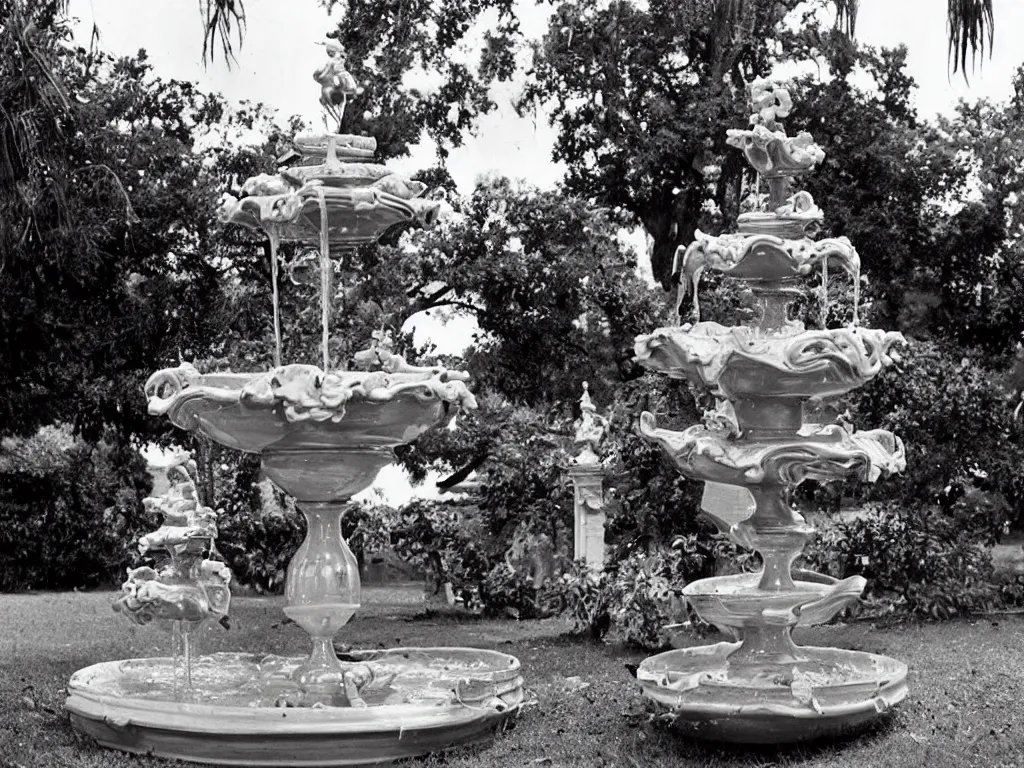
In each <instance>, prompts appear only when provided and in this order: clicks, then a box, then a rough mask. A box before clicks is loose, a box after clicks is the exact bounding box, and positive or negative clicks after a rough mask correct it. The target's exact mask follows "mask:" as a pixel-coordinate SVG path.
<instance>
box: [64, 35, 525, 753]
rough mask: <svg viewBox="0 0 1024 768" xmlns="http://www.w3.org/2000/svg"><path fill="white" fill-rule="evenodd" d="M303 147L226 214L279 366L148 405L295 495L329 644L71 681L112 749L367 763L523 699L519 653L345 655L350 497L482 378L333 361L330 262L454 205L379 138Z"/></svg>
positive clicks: (292, 577)
mask: <svg viewBox="0 0 1024 768" xmlns="http://www.w3.org/2000/svg"><path fill="white" fill-rule="evenodd" d="M328 50H329V51H330V53H331V60H330V62H329V63H328V64H327V65H326V66H325V67H323V68H322V69H320V70H318V71H317V73H316V74H315V76H314V77H315V79H316V80H317V82H319V83H320V84H321V87H322V95H321V104H322V105H323V106H324V108H325V110H326V112H327V114H328V115H329V116H331V117H333V118H335V119H336V120H338V122H339V130H340V120H341V117H342V115H343V113H344V107H345V104H346V102H347V100H348V98H349V97H350V96H351V95H353V94H355V93H356V85H355V83H354V81H353V79H352V77H351V75H349V73H348V72H347V71H345V68H344V59H343V55H344V54H343V51H342V50H341V48H340V47H339V46H337V45H334V44H329V45H328ZM294 146H295V152H294V153H292V154H293V156H296V157H299V158H301V163H300V164H299V165H296V166H293V167H287V168H282V169H281V170H280V171H279V173H278V174H277V175H274V176H269V175H261V176H258V177H255V178H252V179H249V180H248V181H247V182H246V183H245V185H244V186H243V188H242V196H241V198H240V199H239V198H235V197H230V196H229V197H228V198H227V199H226V201H225V203H224V206H223V208H222V209H221V218H222V220H224V221H225V222H228V223H235V224H241V225H243V226H248V227H250V228H253V229H258V230H261V231H263V232H265V233H266V234H267V236H268V237H269V240H270V244H271V251H272V262H271V264H272V270H271V273H272V280H273V295H274V329H275V337H276V348H275V367H274V369H273V370H271V371H269V372H265V373H211V374H202V373H200V372H199V371H198V370H196V369H195V368H194V367H193V366H191V365H187V364H185V365H181V366H179V367H177V368H171V369H166V370H163V371H160V372H158V373H156V374H154V375H153V376H152V377H151V378H150V379H149V381H148V382H147V383H146V394H147V396H148V398H149V410H150V413H152V414H154V415H166V416H167V417H168V418H170V420H171V421H172V422H173V423H174V424H175V425H176V426H178V427H181V428H182V429H186V430H189V431H191V432H196V433H199V434H202V435H205V436H206V437H208V438H210V439H212V440H214V441H215V442H217V443H220V444H221V445H224V446H227V447H229V448H234V449H237V450H240V451H246V452H250V453H256V454H259V456H260V458H261V460H262V465H263V469H264V471H265V472H266V474H267V475H268V476H269V477H270V479H271V480H273V481H274V482H275V483H276V484H277V485H278V486H280V487H281V488H282V489H283V490H285V491H286V492H288V493H290V494H291V495H293V496H294V497H295V498H296V499H297V501H298V505H299V508H300V509H301V510H302V512H303V514H304V515H305V518H306V522H307V525H308V530H307V533H306V539H305V541H304V542H303V544H302V546H301V547H300V548H299V550H298V552H297V553H296V555H295V557H294V559H293V560H292V562H291V564H290V566H289V568H288V579H287V589H286V603H285V609H284V611H285V613H286V614H287V615H288V617H289V618H291V619H292V620H294V621H295V622H296V623H297V624H298V625H299V626H301V627H302V628H303V629H304V630H305V631H306V632H308V633H309V635H310V638H311V640H312V652H311V653H310V655H309V656H308V657H307V658H282V657H276V656H260V655H253V654H244V653H218V654H213V655H211V656H203V657H200V658H198V659H195V660H194V662H193V663H191V664H190V665H189V679H190V682H191V685H189V686H186V688H187V689H186V690H185V691H184V693H182V690H181V688H182V686H179V685H178V679H179V675H178V674H177V672H176V669H177V666H178V665H177V659H176V658H150V659H132V660H128V661H116V662H107V663H102V664H97V665H94V666H92V667H88V668H86V669H83V670H80V671H78V672H77V673H75V675H74V676H73V677H72V679H71V682H70V684H69V692H70V697H69V699H68V702H67V708H68V711H69V712H70V714H71V719H72V722H73V724H74V725H75V726H76V727H77V728H79V729H80V730H82V731H84V732H86V733H88V734H90V735H92V736H94V737H95V738H96V739H97V740H98V741H99V742H100V743H101V744H103V745H104V746H108V747H113V748H116V749H123V750H127V751H131V752H144V753H151V754H157V755H162V756H166V757H176V758H181V759H185V760H193V761H197V762H207V763H220V764H233V765H248V766H251V765H303V766H314V765H316V766H339V765H359V764H367V763H376V762H386V761H390V760H395V759H397V758H402V757H408V756H412V755H420V754H425V753H427V752H432V751H435V750H439V749H444V748H446V747H450V746H454V745H457V744H465V743H469V742H475V741H480V740H482V739H485V738H487V737H489V736H491V735H492V734H494V733H495V732H496V731H497V730H498V729H500V728H501V727H502V725H503V724H504V723H505V722H506V720H507V719H508V718H509V717H511V716H513V715H514V714H515V713H516V712H517V710H518V708H519V705H520V703H521V702H522V698H523V694H522V677H521V676H520V666H519V662H518V660H517V659H515V658H514V657H512V656H508V655H505V654H501V653H497V652H492V651H480V650H474V649H466V648H398V649H394V650H385V651H363V652H360V651H357V652H352V653H348V654H345V655H344V659H340V658H339V656H338V654H337V653H336V652H335V649H334V640H333V639H334V636H335V634H336V633H337V632H338V631H339V630H340V629H341V628H342V627H343V626H344V625H345V624H346V623H347V622H348V621H349V620H350V619H351V618H352V616H353V614H355V612H356V611H357V610H358V609H359V604H360V592H359V571H358V566H357V562H356V559H355V557H354V556H353V554H352V552H351V550H350V549H349V547H348V545H347V544H346V542H345V540H344V538H343V537H342V534H341V516H342V513H343V511H344V509H345V506H346V502H347V500H348V499H349V498H350V497H351V496H352V495H354V494H356V493H358V492H360V491H362V490H363V489H365V488H366V487H368V486H369V485H370V484H371V483H372V482H373V480H374V478H375V477H376V475H377V473H378V472H379V470H380V469H381V468H382V467H384V466H385V465H387V464H389V463H391V461H392V460H393V459H394V456H393V453H392V450H393V448H395V447H396V446H399V445H402V444H404V443H408V442H411V441H413V440H415V439H416V438H417V437H418V436H419V435H420V434H422V433H423V432H424V431H425V430H428V429H430V428H431V427H434V426H436V425H438V424H441V423H444V422H447V421H448V420H450V419H451V417H452V416H453V415H454V414H455V412H456V411H457V409H459V408H475V407H476V403H475V401H474V399H473V396H472V395H471V394H470V393H469V390H468V389H467V388H466V385H465V383H464V382H465V380H466V378H467V376H466V375H465V374H463V373H459V372H456V371H449V370H446V369H445V368H442V367H440V366H434V367H416V366H411V365H408V364H407V363H406V362H405V360H404V359H403V358H402V357H401V356H399V355H396V354H394V353H392V352H391V351H390V349H389V348H388V346H389V345H388V344H387V341H386V339H384V338H378V339H377V340H376V342H375V343H374V344H373V345H372V346H371V347H370V349H368V350H365V351H364V352H362V353H359V354H357V355H356V362H357V364H358V365H359V367H361V368H364V369H366V370H360V371H346V370H332V369H331V366H330V357H329V353H328V341H329V338H330V335H329V323H330V308H331V297H332V296H333V295H334V293H333V290H332V289H331V282H332V279H333V276H334V273H335V266H334V262H333V259H332V252H333V254H334V255H339V254H341V255H343V254H344V253H345V252H346V251H349V250H351V249H353V248H355V247H356V246H358V245H360V244H362V243H369V242H373V241H375V240H377V239H378V238H379V237H380V236H381V235H382V234H383V233H384V232H386V231H387V230H389V229H391V228H393V227H395V226H408V225H414V224H418V225H422V226H426V225H429V224H430V223H432V222H433V220H434V219H435V218H436V216H437V213H438V208H439V204H438V203H436V202H431V201H426V200H421V199H418V197H419V195H420V194H422V192H423V191H424V189H423V185H422V184H420V183H418V182H413V181H409V180H408V179H404V178H402V177H401V176H399V175H397V174H395V173H392V172H391V171H389V170H388V169H387V168H385V167H384V166H383V165H380V164H377V163H374V162H372V157H373V154H374V150H375V146H376V145H375V142H374V140H373V139H370V138H366V137H361V136H348V135H343V134H340V133H328V134H326V135H322V136H299V137H296V139H295V141H294ZM282 242H294V243H299V244H302V245H306V246H311V247H315V248H317V249H318V254H319V262H320V267H321V270H320V272H321V280H320V285H321V307H322V321H323V355H324V364H323V368H320V367H317V366H314V365H302V364H292V365H282V364H281V337H280V323H279V319H278V304H277V277H278V252H277V251H278V245H279V244H280V243H282ZM164 581H168V579H165V580H164ZM138 582H147V583H146V584H143V585H142V586H141V587H139V586H138V584H137V583H138ZM147 584H148V586H147ZM154 585H160V586H154ZM169 586H175V587H176V588H178V587H182V586H188V585H187V584H186V585H180V584H179V585H169ZM169 586H168V588H169ZM140 590H141V591H140ZM185 591H187V590H185ZM166 592H167V589H166V588H164V585H163V583H162V582H161V581H160V578H159V573H156V572H154V573H152V574H151V573H149V572H148V571H145V572H133V574H131V576H130V579H129V585H126V587H125V596H123V597H122V599H121V604H122V609H123V610H125V611H127V612H128V615H130V616H140V615H142V616H146V617H156V618H162V619H170V620H181V619H184V618H186V617H184V616H179V615H178V613H176V611H178V609H179V608H182V610H183V609H184V607H185V602H182V601H179V603H174V602H173V601H171V603H170V604H168V601H166V600H165V601H164V603H160V602H159V600H156V598H158V597H160V596H161V595H163V594H165V593H166ZM179 592H181V590H180V589H179ZM181 594H184V592H181ZM161 605H163V607H162V608H161V607H160V606H161ZM224 607H225V608H226V605H225V606H224ZM179 612H180V611H179ZM188 661H189V662H192V661H193V660H191V659H189V660H188ZM186 682H188V681H186Z"/></svg>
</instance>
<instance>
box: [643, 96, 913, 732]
mask: <svg viewBox="0 0 1024 768" xmlns="http://www.w3.org/2000/svg"><path fill="white" fill-rule="evenodd" d="M750 95H751V98H752V101H753V106H754V115H753V117H752V119H751V123H752V124H753V127H752V129H750V130H733V131H729V134H728V136H729V138H728V143H729V144H730V145H732V146H734V147H737V148H739V149H741V150H742V151H743V152H744V154H745V156H746V158H747V161H748V162H749V163H750V165H752V166H753V167H754V168H755V169H756V171H757V172H758V174H759V175H760V178H761V179H764V180H766V181H767V183H768V189H769V193H770V199H769V202H768V210H767V211H757V212H753V213H747V214H744V215H741V216H740V217H739V232H738V233H735V234H726V235H720V236H718V237H712V236H709V235H705V234H703V233H701V232H699V231H698V233H697V239H696V242H694V243H693V244H691V245H690V246H688V247H686V248H685V249H684V248H680V249H679V251H678V252H677V254H676V265H675V266H676V269H677V270H678V272H679V274H680V288H679V302H680V303H679V304H678V305H677V312H681V311H682V309H681V306H682V300H683V299H686V298H687V297H692V307H693V314H694V316H695V317H694V318H693V322H686V323H683V324H681V325H678V326H674V327H667V328H660V329H658V330H656V331H655V332H654V333H652V334H650V335H644V336H640V337H638V338H637V340H636V357H637V360H638V361H639V362H641V363H642V364H643V365H644V366H646V367H647V368H649V369H651V370H653V371H658V372H660V373H664V374H666V375H668V376H670V377H673V378H677V379H683V378H685V379H688V380H689V381H691V382H692V383H693V384H695V385H696V386H698V387H699V388H702V389H703V390H704V391H706V392H708V393H710V394H711V395H713V396H714V397H715V398H716V400H717V403H718V407H717V408H715V409H714V410H712V411H710V412H708V413H707V414H706V417H705V423H704V424H702V425H698V426H694V427H690V428H689V429H686V430H684V431H682V432H674V431H669V430H666V429H659V428H658V427H657V425H656V423H655V418H654V416H653V415H652V414H650V413H646V412H645V413H643V414H642V415H641V418H640V430H641V432H642V433H643V435H644V436H645V437H647V438H648V439H650V440H652V441H654V442H657V443H658V444H660V445H661V447H662V448H663V449H664V450H665V452H666V453H667V454H668V456H669V457H670V458H671V459H672V461H673V462H674V463H675V465H676V467H677V468H678V470H679V471H680V472H681V473H682V474H683V475H685V476H687V477H690V478H693V479H697V480H703V481H705V482H709V483H721V484H725V485H732V486H741V487H743V488H745V489H747V490H748V491H749V492H750V494H751V495H752V497H753V499H754V502H755V506H754V510H753V513H752V514H750V512H749V509H747V508H746V504H745V502H744V503H743V507H744V508H743V509H742V510H739V512H738V514H736V515H735V516H733V519H734V520H738V522H735V523H734V524H732V526H731V529H730V534H731V536H732V538H733V540H734V541H736V542H737V543H739V544H741V545H743V546H745V547H748V548H751V549H754V550H756V551H757V552H758V553H760V555H761V558H762V560H763V563H764V565H763V568H762V570H761V571H760V572H759V573H750V574H740V575H734V576H718V577H714V578H709V579H702V580H700V581H696V582H693V583H691V584H689V585H687V586H686V587H685V589H684V594H685V596H686V598H687V600H689V602H690V604H691V605H692V606H693V608H694V610H695V611H696V612H697V613H698V614H699V615H700V616H701V618H703V619H704V620H706V621H708V622H710V623H712V624H714V625H716V626H718V627H719V628H720V629H722V630H723V631H725V632H726V633H727V634H728V635H731V636H732V637H735V638H737V640H736V642H720V643H717V644H714V645H709V646H703V647H695V648H685V649H681V650H673V651H669V652H666V653H662V654H660V655H657V656H653V657H651V658H648V659H646V660H645V661H644V662H643V663H642V664H641V665H640V668H639V670H638V672H637V677H638V679H639V680H640V683H641V686H642V689H643V692H644V694H645V696H647V697H648V698H650V699H652V700H654V701H655V702H657V703H658V704H659V705H661V706H662V707H664V708H665V710H667V712H666V714H668V716H669V717H670V718H672V719H673V720H674V723H675V725H676V726H677V727H678V728H680V729H682V730H683V731H684V732H686V733H688V734H690V735H692V736H694V737H698V738H703V739H718V740H727V741H732V742H748V743H783V742H794V741H802V740H808V739H813V738H818V737H823V736H836V735H840V734H843V733H845V732H849V731H851V730H853V729H856V728H857V727H860V726H863V725H865V724H867V723H869V722H870V721H872V720H875V719H876V718H878V717H879V716H880V715H882V714H883V713H885V712H886V711H887V710H888V709H889V708H890V707H892V706H893V705H894V704H896V703H898V702H899V701H901V700H902V699H903V698H904V697H905V696H906V694H907V687H906V676H907V667H906V665H905V664H903V663H902V662H900V661H896V660H894V659H890V658H887V657H884V656H878V655H874V654H870V653H862V652H859V651H852V650H839V649H835V648H815V647H804V646H798V645H796V644H795V643H794V642H793V640H792V638H791V632H792V630H793V629H794V628H795V627H797V626H806V625H813V624H821V623H824V622H826V621H828V620H829V619H831V618H832V617H834V616H835V615H836V614H838V613H839V611H841V610H842V609H843V608H844V607H845V606H847V605H849V604H850V603H852V602H855V601H856V600H858V599H859V595H860V593H861V591H862V589H863V588H864V585H865V581H864V579H863V578H862V577H859V576H854V577H851V578H848V579H845V580H843V581H839V582H837V581H835V580H834V579H831V578H829V577H826V576H824V575H821V574H815V573H813V572H809V571H794V570H793V567H792V566H793V562H794V560H795V559H796V558H797V556H798V555H799V553H800V551H801V550H802V548H803V547H804V545H805V543H806V542H807V540H808V539H809V538H810V537H811V536H812V535H813V534H814V529H813V528H812V527H811V526H810V525H808V524H807V523H806V522H805V520H804V519H803V517H802V516H801V515H800V514H799V513H797V512H796V511H794V510H793V509H792V507H791V506H790V504H789V501H788V499H789V494H790V491H791V490H792V489H793V488H794V487H795V486H797V485H799V484H800V483H802V482H803V481H804V480H817V481H822V482H827V481H830V480H836V479H841V478H851V477H855V478H860V479H862V480H867V481H875V480H876V479H878V478H879V477H882V476H884V475H888V474H890V473H892V472H898V471H901V470H902V469H904V467H905V463H906V462H905V457H904V451H903V444H902V442H901V441H900V439H899V438H898V437H896V436H894V435H893V434H891V433H889V432H886V431H884V430H878V429H875V430H868V431H853V430H852V429H851V428H850V427H849V426H848V425H844V424H825V425H821V424H805V423H804V417H803V409H804V405H805V404H806V403H808V402H809V401H815V402H818V401H820V400H821V399H823V398H829V397H834V396H836V395H841V394H843V393H846V392H849V391H851V390H853V389H856V388H857V387H860V386H863V385H864V384H865V383H866V382H868V381H869V380H870V379H871V378H872V377H874V376H875V375H877V374H878V373H879V371H881V370H882V368H883V367H884V366H887V365H889V364H891V363H892V362H893V359H892V357H891V355H890V353H891V350H892V347H893V346H894V345H895V344H897V343H900V342H902V341H903V337H902V336H901V335H900V334H898V333H891V332H886V331H882V330H876V329H870V328H863V327H861V326H859V325H858V324H857V323H858V321H857V314H856V301H857V296H856V286H857V285H858V284H859V277H860V274H859V272H860V260H859V258H858V256H857V252H856V250H854V248H853V246H852V245H851V244H850V242H849V240H847V239H846V238H835V239H832V238H830V239H823V240H817V241H815V240H814V239H812V238H813V234H814V233H815V232H816V230H817V226H818V223H819V222H820V221H821V218H822V214H821V211H820V210H819V209H818V208H817V207H816V206H815V205H814V201H813V200H812V199H811V196H810V195H809V194H808V193H806V192H797V193H796V194H791V189H790V182H791V179H792V177H796V176H800V175H803V174H805V173H808V172H810V171H811V170H813V169H814V167H815V165H817V164H818V163H819V162H821V160H822V159H823V158H824V153H823V152H822V151H821V149H820V148H819V147H818V146H817V145H815V144H814V142H813V141H812V139H811V136H810V135H809V134H807V133H801V134H799V135H798V136H796V137H788V136H787V135H786V133H785V130H784V128H783V126H782V125H781V124H780V123H779V122H778V118H780V117H784V116H786V115H787V114H788V112H789V108H790V99H789V94H788V93H787V92H786V91H785V90H783V89H773V88H772V86H771V85H770V84H768V83H767V82H765V81H763V80H760V81H755V82H754V83H753V84H752V85H751V88H750ZM829 267H833V268H838V269H840V270H842V271H844V272H846V273H847V274H848V275H849V276H850V278H851V279H852V282H853V285H854V288H855V297H854V304H855V308H854V312H853V320H852V323H851V324H850V325H849V326H847V327H842V328H825V327H823V328H821V329H818V330H806V329H805V328H804V325H803V323H801V322H798V321H795V320H791V319H789V316H788V308H789V306H790V304H791V303H792V302H793V301H794V300H795V299H797V298H799V297H800V296H801V295H802V294H803V291H802V290H801V287H800V286H801V278H803V277H804V276H805V275H808V274H810V273H811V271H812V270H814V269H816V268H820V269H821V270H822V273H823V274H822V297H821V303H822V307H821V311H822V318H823V319H824V318H825V316H826V314H825V312H826V309H827V301H828V293H827V289H828V269H829ZM706 269H714V270H717V271H719V272H722V273H724V274H725V275H728V276H731V277H734V278H739V279H741V280H743V281H744V282H745V283H746V285H747V287H748V288H749V291H750V294H752V298H753V303H754V307H755V313H756V314H758V315H759V317H757V319H756V320H754V321H753V322H751V323H750V324H749V325H745V326H741V327H731V328H730V327H725V326H723V325H720V324H718V323H714V322H701V321H700V320H699V300H698V296H699V282H700V277H701V273H702V272H703V271H704V270H706ZM680 319H682V318H680ZM794 575H795V576H796V578H794Z"/></svg>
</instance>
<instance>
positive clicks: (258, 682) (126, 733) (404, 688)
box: [67, 648, 523, 766]
mask: <svg viewBox="0 0 1024 768" xmlns="http://www.w3.org/2000/svg"><path fill="white" fill-rule="evenodd" d="M344 658H345V661H346V662H347V663H350V664H351V665H352V666H353V668H361V669H366V668H369V670H370V671H371V672H372V679H371V680H370V681H369V682H368V683H366V685H365V686H363V687H362V688H361V689H360V696H361V697H362V701H364V702H365V704H366V706H364V707H330V706H318V705H314V706H293V704H294V702H296V701H300V700H301V698H300V697H301V692H300V691H299V689H298V686H297V684H296V683H295V681H294V676H295V671H296V670H297V669H298V668H299V667H300V665H301V664H302V663H303V662H304V661H306V659H303V658H283V657H279V656H259V655H253V654H245V653H218V654H213V655H211V656H203V657H201V658H200V659H198V660H197V662H196V664H195V666H194V668H193V670H192V682H193V689H192V692H191V694H190V695H189V696H188V697H187V700H184V699H185V697H183V696H181V695H180V691H181V689H180V682H176V674H175V669H174V663H173V660H172V659H170V658H151V659H129V660H125V661H111V662H104V663H102V664H95V665H93V666H91V667H86V668H85V669H81V670H79V671H78V672H76V673H75V674H74V675H73V676H72V678H71V681H70V683H69V684H68V692H69V697H68V700H67V710H68V712H69V714H70V716H71V722H72V725H74V727H75V728H77V729H78V730H79V731H82V732H83V733H86V734H88V735H89V736H92V737H93V738H94V739H96V741H98V742H99V743H100V744H101V745H102V746H104V747H109V748H112V749H119V750H123V751H126V752H134V753H142V754H152V755H158V756H161V757H168V758H177V759H179V760H188V761H192V762H197V763H215V764H220V765H252V766H260V765H288V766H345V765H369V764H373V763H382V762H389V761H392V760H398V759H401V758H406V757H414V756H417V755H424V754H427V753H429V752H438V751H441V750H445V749H449V748H451V747H455V746H463V745H466V744H474V743H480V742H485V741H488V740H490V739H491V738H493V736H494V735H495V734H497V733H498V732H500V731H501V730H502V729H503V727H504V726H505V725H506V723H507V722H508V721H509V720H510V719H511V718H514V717H515V715H516V714H517V713H518V710H519V707H520V705H521V703H522V701H523V689H522V685H523V679H522V677H521V674H520V666H519V661H518V660H517V659H516V658H515V657H513V656H508V655H506V654H503V653H498V652H496V651H483V650H476V649H470V648H397V649H392V650H384V651H358V652H354V653H351V654H346V655H345V657H344ZM179 675H180V673H179Z"/></svg>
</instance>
